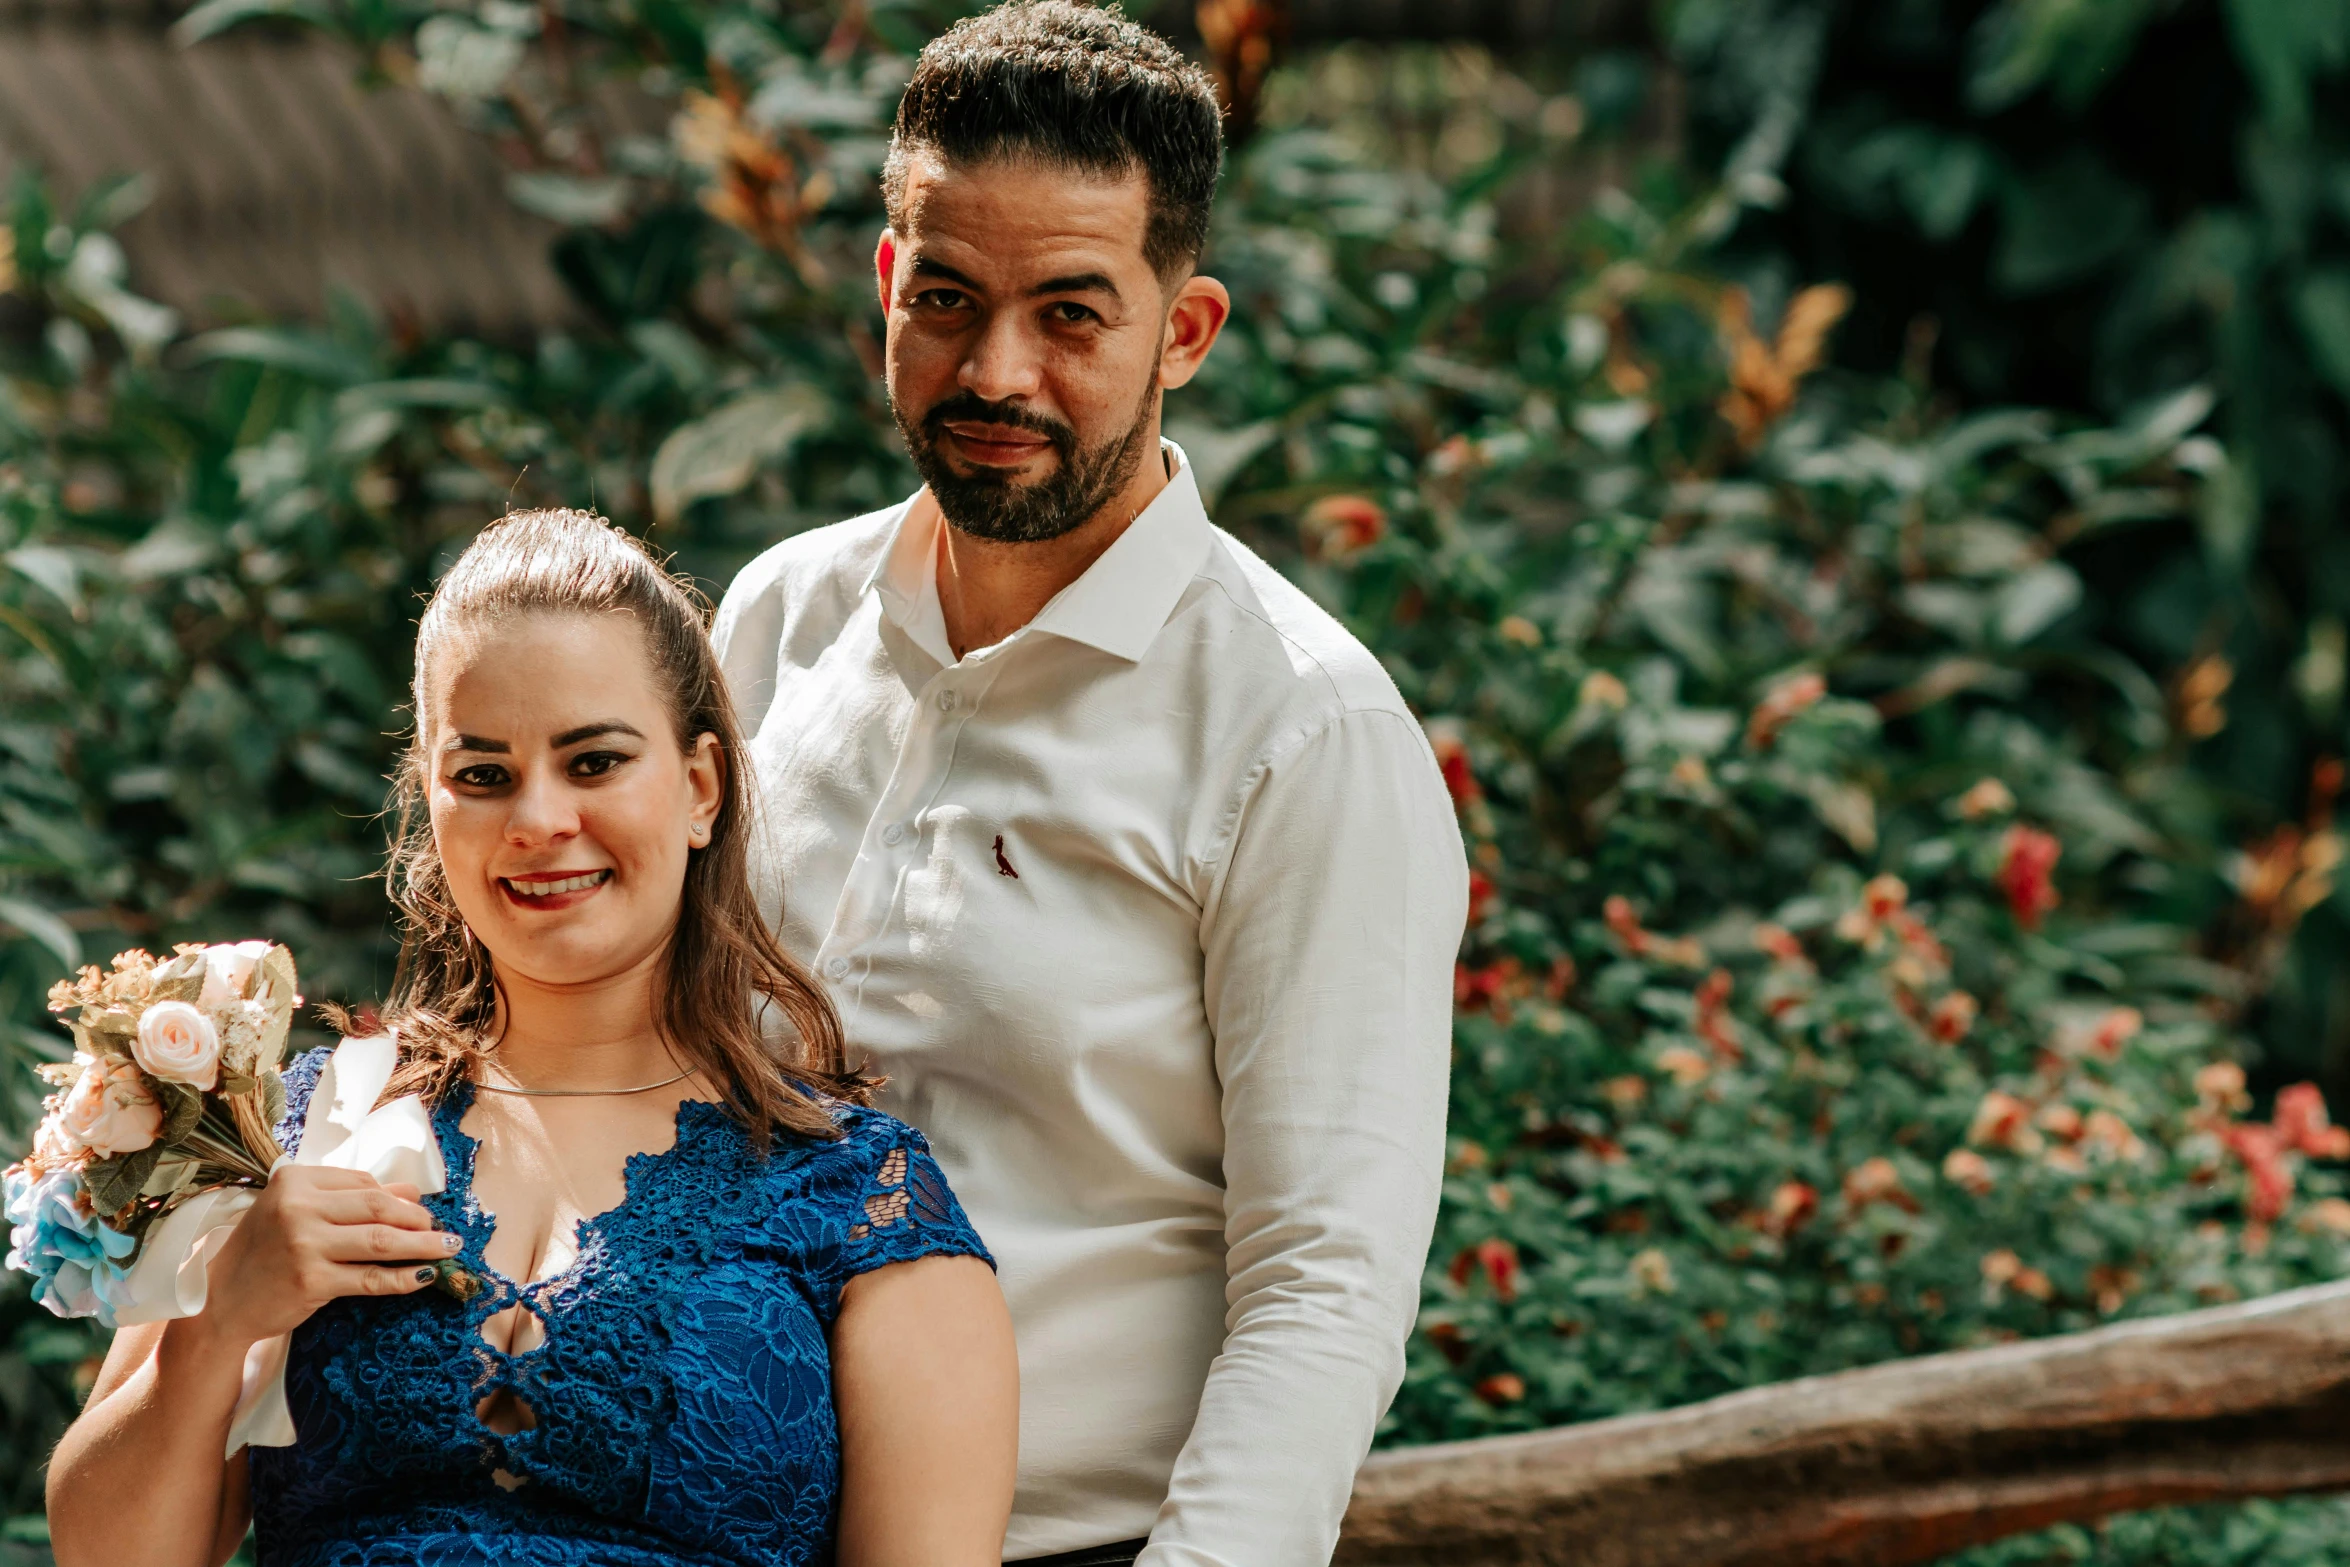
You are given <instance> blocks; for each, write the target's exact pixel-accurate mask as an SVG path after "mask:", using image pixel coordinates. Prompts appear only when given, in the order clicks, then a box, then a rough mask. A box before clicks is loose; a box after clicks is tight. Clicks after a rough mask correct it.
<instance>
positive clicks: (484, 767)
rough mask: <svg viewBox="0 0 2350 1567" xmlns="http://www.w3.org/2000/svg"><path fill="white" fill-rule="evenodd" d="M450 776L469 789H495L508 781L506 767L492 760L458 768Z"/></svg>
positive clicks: (453, 780)
mask: <svg viewBox="0 0 2350 1567" xmlns="http://www.w3.org/2000/svg"><path fill="white" fill-rule="evenodd" d="M449 777H450V780H451V781H452V782H455V783H458V784H462V785H463V786H464V787H466V788H468V789H495V788H497V787H498V786H499V785H500V784H502V783H504V782H505V781H506V769H504V768H503V767H499V766H497V765H495V764H494V763H490V762H476V763H474V764H473V765H472V766H471V767H460V768H458V769H457V770H456V771H455V772H453V773H451V774H450V775H449Z"/></svg>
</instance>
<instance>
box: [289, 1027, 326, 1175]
mask: <svg viewBox="0 0 2350 1567" xmlns="http://www.w3.org/2000/svg"><path fill="white" fill-rule="evenodd" d="M334 1053H335V1052H334V1046H332V1045H320V1046H319V1047H318V1048H317V1049H315V1050H305V1051H303V1052H302V1053H301V1054H300V1055H298V1056H296V1057H294V1059H293V1060H291V1061H288V1062H287V1063H286V1065H285V1078H286V1113H285V1114H284V1115H281V1116H279V1117H278V1120H277V1145H278V1146H279V1147H280V1148H283V1149H284V1150H285V1151H286V1152H287V1153H292V1152H293V1151H294V1150H295V1149H296V1148H298V1147H300V1146H301V1143H302V1122H303V1120H304V1119H305V1118H306V1117H307V1116H308V1115H309V1114H310V1095H311V1092H312V1091H313V1090H314V1089H316V1088H317V1087H318V1074H319V1073H321V1072H323V1071H325V1070H326V1062H327V1058H328V1057H329V1056H331V1055H333V1054H334Z"/></svg>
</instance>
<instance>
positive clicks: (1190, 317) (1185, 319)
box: [1159, 273, 1232, 388]
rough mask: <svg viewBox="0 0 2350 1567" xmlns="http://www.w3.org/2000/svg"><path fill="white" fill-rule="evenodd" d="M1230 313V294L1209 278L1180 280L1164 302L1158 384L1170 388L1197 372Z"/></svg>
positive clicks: (1192, 277)
mask: <svg viewBox="0 0 2350 1567" xmlns="http://www.w3.org/2000/svg"><path fill="white" fill-rule="evenodd" d="M1231 314H1232V295H1231V294H1230V293H1229V292H1228V291H1227V290H1226V289H1225V287H1224V285H1223V284H1221V283H1219V282H1217V281H1216V280H1215V279H1214V278H1212V277H1201V276H1200V275H1198V274H1197V273H1194V274H1193V275H1192V276H1190V277H1188V278H1186V279H1185V280H1184V283H1183V286H1182V287H1181V288H1179V289H1177V290H1176V291H1175V297H1174V299H1172V300H1171V301H1169V302H1168V305H1167V332H1166V339H1165V341H1164V342H1163V343H1162V344H1161V345H1160V347H1159V384H1160V385H1161V386H1164V387H1168V388H1173V387H1178V386H1181V385H1183V384H1184V383H1185V382H1186V381H1189V380H1190V379H1191V378H1192V377H1193V376H1195V375H1197V374H1199V367H1200V364H1201V363H1202V361H1204V360H1205V359H1206V358H1207V357H1208V350H1209V349H1211V348H1213V347H1215V346H1216V337H1217V334H1219V333H1220V332H1222V331H1223V330H1224V322H1225V320H1226V318H1228V317H1229V316H1230V315H1231Z"/></svg>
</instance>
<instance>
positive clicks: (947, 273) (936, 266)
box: [914, 256, 979, 291]
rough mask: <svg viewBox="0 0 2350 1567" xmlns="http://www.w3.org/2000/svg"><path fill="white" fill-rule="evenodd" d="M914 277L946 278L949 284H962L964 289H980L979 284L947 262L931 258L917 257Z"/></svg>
mask: <svg viewBox="0 0 2350 1567" xmlns="http://www.w3.org/2000/svg"><path fill="white" fill-rule="evenodd" d="M914 275H915V276H916V277H937V278H945V279H946V280H947V281H948V282H949V283H960V284H961V285H962V286H963V287H965V288H968V289H972V290H975V291H976V290H978V289H979V285H978V284H977V283H974V282H972V281H971V280H970V279H969V278H967V277H965V276H963V274H962V273H960V272H957V271H956V270H955V269H954V268H953V267H950V266H948V265H947V264H946V263H945V262H943V261H940V260H937V259H935V258H933V257H930V256H916V257H915V258H914Z"/></svg>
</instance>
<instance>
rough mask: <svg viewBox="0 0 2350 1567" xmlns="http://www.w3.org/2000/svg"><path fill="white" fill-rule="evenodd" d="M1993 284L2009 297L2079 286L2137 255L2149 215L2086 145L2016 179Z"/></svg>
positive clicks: (2141, 196)
mask: <svg viewBox="0 0 2350 1567" xmlns="http://www.w3.org/2000/svg"><path fill="white" fill-rule="evenodd" d="M2002 205H2003V213H2002V221H2001V227H2000V234H1999V247H1998V250H1997V252H1996V253H1995V254H1994V256H1993V258H1992V266H1991V275H1992V281H1993V282H1994V283H1995V284H1997V285H1998V287H1999V288H2000V289H2001V290H2002V291H2003V292H2006V293H2009V294H2037V293H2045V292H2047V291H2048V290H2050V289H2054V288H2061V287H2063V286H2065V285H2066V284H2068V283H2076V282H2079V281H2080V280H2081V279H2083V278H2086V277H2088V276H2089V275H2090V274H2092V273H2094V272H2096V271H2098V270H2099V269H2100V268H2102V267H2103V266H2105V264H2106V263H2108V262H2109V261H2112V260H2114V259H2115V258H2117V257H2119V256H2122V255H2125V254H2127V253H2128V252H2130V251H2131V250H2133V249H2135V248H2136V247H2137V246H2138V244H2139V242H2140V240H2141V238H2142V237H2143V235H2144V232H2145V228H2146V223H2147V217H2148V214H2149V213H2150V212H2151V210H2152V203H2151V202H2150V201H2149V199H2148V197H2147V195H2146V192H2145V191H2143V190H2141V189H2139V188H2137V187H2136V186H2134V185H2130V184H2126V183H2124V182H2123V181H2122V180H2121V179H2120V178H2118V177H2117V176H2116V175H2114V173H2113V172H2112V171H2111V170H2110V169H2109V168H2108V167H2107V166H2106V164H2105V161H2104V160H2103V159H2102V158H2100V157H2099V156H2098V155H2097V153H2096V152H2094V151H2093V150H2091V149H2090V148H2089V147H2087V146H2085V145H2084V146H2077V147H2075V148H2074V149H2073V150H2072V151H2070V152H2067V153H2064V154H2062V155H2060V156H2059V157H2057V158H2056V159H2055V160H2054V161H2053V162H2051V163H2049V164H2047V165H2045V166H2043V167H2042V168H2040V169H2038V170H2036V171H2034V172H2033V173H2031V174H2030V175H2027V176H2025V177H2024V178H2022V179H2019V180H2017V181H2016V182H2015V183H2014V184H2012V185H2010V186H2009V187H2008V190H2007V195H2006V199H2005V201H2004V202H2003V204H2002Z"/></svg>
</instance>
